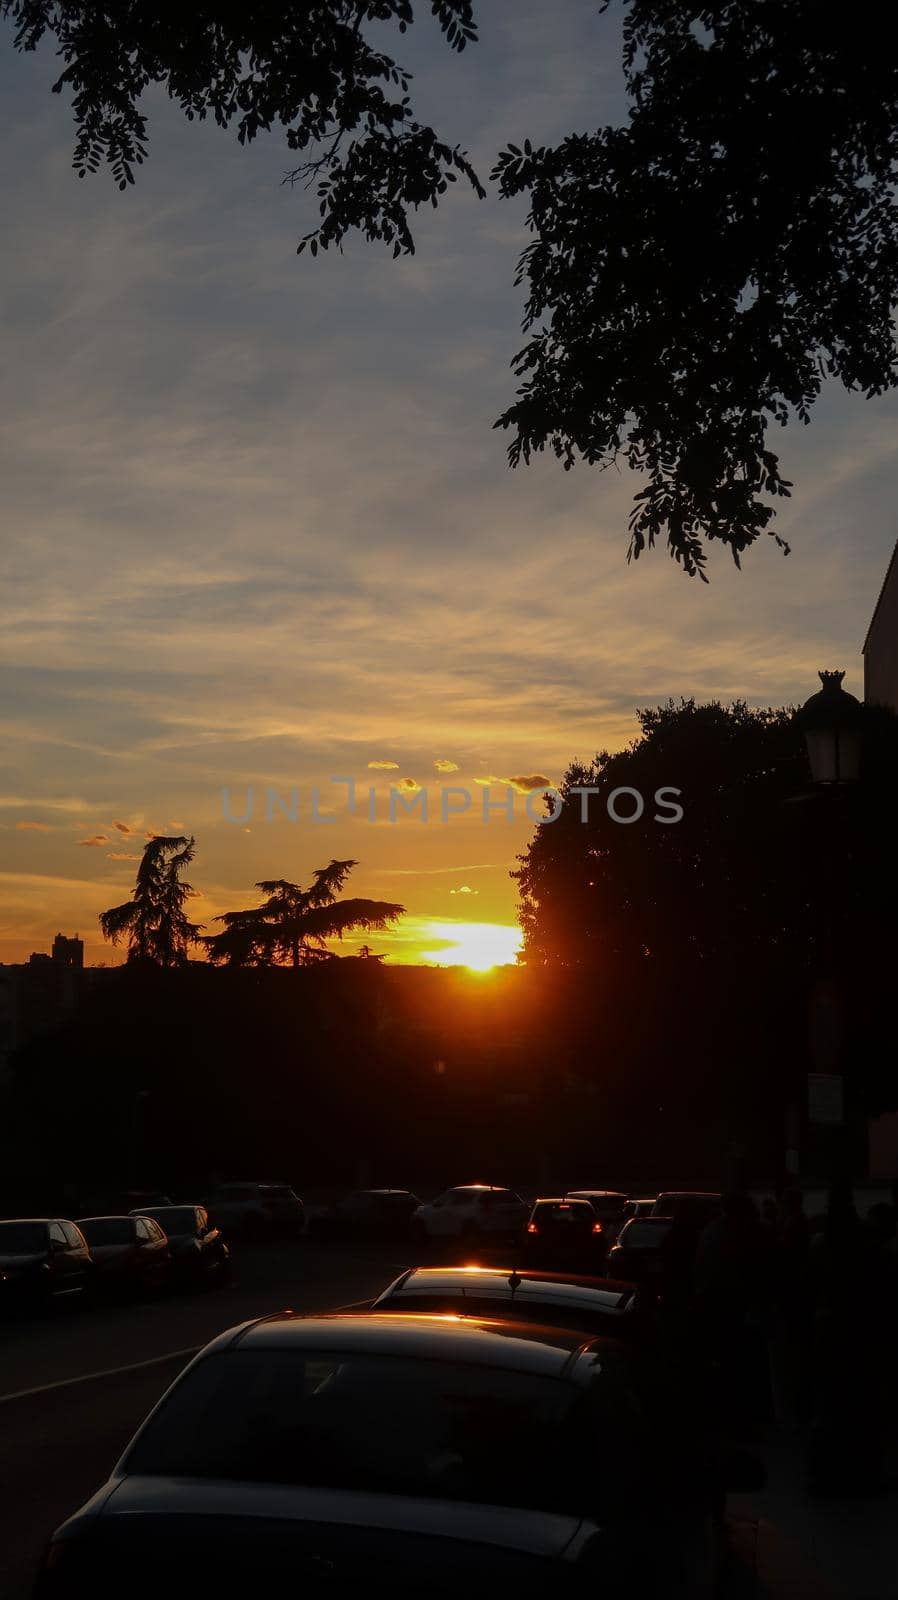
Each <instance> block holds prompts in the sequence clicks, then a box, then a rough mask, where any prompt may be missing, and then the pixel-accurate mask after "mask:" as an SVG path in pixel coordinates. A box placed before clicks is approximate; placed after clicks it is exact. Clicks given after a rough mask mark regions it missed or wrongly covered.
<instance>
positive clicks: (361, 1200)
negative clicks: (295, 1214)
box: [310, 1189, 421, 1239]
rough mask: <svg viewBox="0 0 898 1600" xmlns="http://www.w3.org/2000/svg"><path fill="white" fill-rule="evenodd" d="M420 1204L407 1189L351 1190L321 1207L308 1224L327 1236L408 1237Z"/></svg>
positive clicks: (316, 1231) (344, 1237) (329, 1237)
mask: <svg viewBox="0 0 898 1600" xmlns="http://www.w3.org/2000/svg"><path fill="white" fill-rule="evenodd" d="M420 1204H421V1202H420V1200H419V1199H418V1196H417V1195H415V1194H411V1193H410V1192H409V1190H408V1189H353V1190H352V1191H351V1192H350V1193H349V1194H346V1195H343V1197H342V1199H340V1200H338V1201H336V1203H335V1204H334V1205H332V1206H328V1207H327V1208H326V1209H322V1211H321V1212H320V1213H319V1214H318V1215H317V1216H315V1217H314V1218H312V1219H311V1220H310V1227H311V1230H312V1233H313V1234H319V1235H321V1236H322V1237H324V1238H328V1239H352V1238H368V1239H370V1238H390V1237H391V1236H392V1237H395V1236H398V1237H400V1238H401V1237H403V1236H406V1237H407V1235H408V1233H409V1230H410V1224H411V1220H412V1217H413V1216H414V1213H415V1212H416V1211H417V1209H418V1207H419V1206H420Z"/></svg>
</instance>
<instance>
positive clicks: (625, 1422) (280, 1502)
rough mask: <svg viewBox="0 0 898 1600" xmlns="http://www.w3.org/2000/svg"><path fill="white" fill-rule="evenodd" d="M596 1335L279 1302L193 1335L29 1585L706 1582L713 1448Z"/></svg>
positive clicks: (475, 1586)
mask: <svg viewBox="0 0 898 1600" xmlns="http://www.w3.org/2000/svg"><path fill="white" fill-rule="evenodd" d="M628 1359H629V1358H628V1352H627V1351H626V1349H625V1347H623V1346H621V1345H619V1344H617V1343H616V1342H615V1341H614V1340H612V1339H596V1338H590V1337H585V1336H584V1335H583V1334H581V1333H576V1332H566V1331H563V1330H559V1329H557V1328H550V1327H549V1328H547V1327H541V1326H539V1325H536V1324H534V1325H532V1326H528V1327H526V1328H525V1327H522V1326H521V1325H515V1324H510V1323H507V1322H503V1321H487V1320H483V1321H479V1322H478V1321H457V1320H453V1319H451V1318H448V1319H447V1318H436V1317H418V1316H395V1315H376V1314H366V1315H354V1316H353V1315H343V1316H340V1315H335V1316H330V1317H308V1318H299V1317H292V1316H289V1315H284V1314H282V1315H279V1316H274V1317H268V1318H263V1319H262V1320H260V1321H256V1322H251V1323H248V1324H244V1325H243V1326H242V1327H239V1328H232V1329H230V1330H229V1331H228V1332H226V1333H224V1334H222V1335H221V1336H220V1337H219V1338H217V1339H215V1340H213V1342H212V1343H211V1344H210V1345H208V1346H207V1347H206V1348H205V1350H203V1351H202V1352H201V1354H200V1355H199V1356H198V1357H197V1358H196V1359H195V1360H194V1361H193V1362H191V1364H190V1365H189V1366H188V1367H187V1369H186V1370H185V1372H184V1373H183V1374H182V1375H181V1377H180V1378H178V1379H177V1380H176V1382H175V1384H174V1385H173V1387H172V1388H171V1389H169V1391H168V1393H167V1394H166V1395H164V1396H163V1398H162V1400H161V1401H160V1402H159V1404H158V1405H157V1407H156V1408H155V1410H153V1411H152V1412H151V1413H150V1416H149V1418H148V1419H147V1421H146V1422H145V1423H144V1425H143V1427H142V1428H141V1429H140V1430H139V1431H138V1433H137V1435H136V1436H135V1438H134V1439H133V1441H132V1443H131V1444H130V1445H129V1446H128V1448H127V1449H126V1451H125V1454H124V1455H123V1457H122V1459H121V1460H120V1461H119V1463H118V1465H117V1466H116V1467H114V1468H113V1471H112V1474H111V1476H110V1478H109V1479H108V1481H107V1482H106V1483H105V1484H104V1485H103V1486H102V1487H101V1488H100V1489H99V1490H98V1492H97V1493H96V1494H95V1495H94V1496H93V1498H92V1499H91V1500H89V1501H88V1502H87V1504H86V1505H85V1506H84V1507H83V1508H82V1509H81V1510H80V1511H78V1512H76V1513H75V1515H74V1516H73V1517H71V1518H70V1519H69V1520H68V1521H67V1522H65V1523H64V1524H63V1525H62V1526H61V1527H60V1528H59V1529H58V1530H57V1532H56V1533H55V1534H54V1536H53V1539H52V1541H51V1544H50V1546H49V1549H48V1551H47V1555H46V1558H45V1562H44V1567H43V1571H42V1573H41V1576H40V1578H39V1581H38V1586H37V1591H36V1593H37V1595H38V1597H39V1600H63V1597H65V1600H68V1597H69V1596H75V1595H81V1594H84V1593H87V1594H90V1595H91V1596H92V1597H93V1600H112V1596H115V1597H116V1600H119V1597H120V1596H121V1594H122V1593H124V1592H127V1594H128V1596H129V1600H133V1597H135V1596H136V1597H139V1600H145V1597H146V1600H149V1597H150V1596H153V1597H154V1600H158V1594H159V1593H160V1591H162V1592H164V1591H165V1590H166V1589H168V1590H170V1589H171V1587H172V1581H173V1577H175V1578H177V1579H178V1580H180V1579H181V1577H182V1575H186V1574H187V1573H190V1572H194V1571H195V1572H200V1573H202V1579H203V1588H204V1589H207V1590H208V1591H209V1592H210V1593H215V1595H216V1596H218V1597H227V1600H230V1597H232V1596H233V1597H235V1600H236V1597H238V1596H239V1597H240V1600H244V1597H245V1596H246V1595H247V1594H258V1593H261V1592H263V1591H267V1590H268V1589H270V1588H272V1587H273V1586H275V1585H280V1584H282V1583H283V1584H288V1585H289V1588H290V1592H301V1593H302V1594H303V1595H304V1596H306V1597H310V1600H311V1597H319V1596H320V1597H321V1600H324V1597H326V1596H334V1595H337V1594H339V1595H341V1596H343V1597H345V1600H348V1597H350V1596H352V1595H355V1594H357V1593H360V1592H366V1593H368V1592H379V1591H380V1590H381V1588H383V1590H384V1591H385V1592H387V1593H389V1594H391V1595H394V1594H403V1595H408V1596H412V1595H414V1596H420V1595H423V1594H426V1595H428V1596H430V1595H436V1596H440V1597H449V1596H452V1597H457V1596H458V1594H459V1593H477V1594H484V1593H494V1592H495V1593H498V1592H500V1590H501V1591H503V1592H504V1591H506V1590H507V1592H508V1593H510V1594H514V1595H516V1596H518V1595H522V1594H523V1595H526V1596H528V1597H529V1600H536V1597H537V1596H541V1597H544V1596H545V1595H546V1594H551V1595H553V1596H554V1595H556V1594H577V1595H584V1596H586V1595H589V1596H594V1595H595V1594H596V1593H597V1592H601V1593H603V1594H607V1595H609V1596H611V1595H621V1594H623V1593H624V1592H626V1593H627V1594H635V1593H638V1594H646V1595H650V1596H656V1597H658V1600H660V1597H661V1596H663V1597H664V1600H673V1597H686V1596H690V1597H692V1600H696V1597H698V1596H702V1597H704V1596H706V1595H710V1594H711V1591H712V1585H713V1583H714V1581H715V1576H716V1565H715V1560H716V1544H715V1539H714V1521H713V1516H712V1514H711V1506H712V1501H713V1485H714V1473H713V1465H710V1464H708V1463H706V1462H705V1461H704V1460H701V1459H699V1458H698V1457H697V1456H696V1453H695V1451H694V1449H693V1445H692V1441H691V1440H690V1439H685V1440H681V1439H671V1438H660V1437H659V1436H658V1434H657V1431H653V1430H652V1429H651V1428H650V1427H649V1426H648V1424H647V1420H646V1417H645V1415H644V1412H643V1410H642V1408H641V1405H640V1402H639V1398H638V1395H637V1394H636V1393H635V1391H634V1390H633V1388H632V1386H631V1384H630V1382H629V1379H628Z"/></svg>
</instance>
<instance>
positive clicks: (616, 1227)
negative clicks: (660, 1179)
mask: <svg viewBox="0 0 898 1600" xmlns="http://www.w3.org/2000/svg"><path fill="white" fill-rule="evenodd" d="M656 1198H657V1196H656V1195H650V1196H648V1197H646V1198H645V1199H643V1200H628V1201H627V1203H626V1205H625V1206H624V1208H623V1210H622V1211H621V1214H620V1216H619V1217H618V1219H617V1221H616V1222H614V1223H612V1224H611V1226H610V1227H609V1228H608V1230H607V1235H608V1243H609V1246H610V1245H611V1244H613V1242H614V1240H615V1239H616V1238H618V1236H619V1234H620V1231H621V1228H622V1227H623V1226H624V1223H626V1222H630V1221H631V1220H632V1218H633V1217H650V1216H651V1214H652V1212H653V1210H654V1207H655V1200H656Z"/></svg>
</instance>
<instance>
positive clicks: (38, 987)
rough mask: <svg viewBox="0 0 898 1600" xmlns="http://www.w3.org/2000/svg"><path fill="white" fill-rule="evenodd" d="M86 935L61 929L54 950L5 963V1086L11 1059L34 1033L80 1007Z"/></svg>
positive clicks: (0, 1013)
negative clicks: (49, 952) (7, 964)
mask: <svg viewBox="0 0 898 1600" xmlns="http://www.w3.org/2000/svg"><path fill="white" fill-rule="evenodd" d="M83 971H84V940H83V939H79V937H78V935H77V933H76V934H75V937H74V938H73V939H69V938H67V937H66V935H65V934H64V933H57V935H56V938H55V939H54V940H53V950H52V953H51V954H50V955H48V954H47V952H46V951H44V950H33V951H32V952H31V956H30V957H29V959H28V961H27V962H19V963H16V964H14V965H10V966H0V1087H2V1086H3V1084H4V1083H7V1082H8V1081H9V1071H10V1059H11V1057H12V1055H13V1054H14V1052H15V1051H16V1050H18V1049H19V1048H20V1046H22V1045H23V1044H26V1043H27V1042H28V1040H29V1039H32V1038H34V1037H35V1035H37V1034H40V1033H45V1032H46V1031H47V1030H48V1029H51V1028H55V1027H57V1026H58V1025H59V1024H60V1023H61V1022H62V1021H63V1020H64V1019H65V1018H66V1017H68V1016H71V1014H72V1013H73V1012H74V1011H75V1010H76V1009H77V1006H78V1001H79V999H80V994H81V981H82V973H83Z"/></svg>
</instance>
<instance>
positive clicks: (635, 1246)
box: [608, 1216, 673, 1283]
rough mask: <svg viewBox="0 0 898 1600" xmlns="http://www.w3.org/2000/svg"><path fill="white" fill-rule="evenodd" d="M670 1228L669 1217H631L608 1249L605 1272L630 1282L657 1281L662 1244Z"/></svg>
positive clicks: (660, 1274) (661, 1257) (662, 1265)
mask: <svg viewBox="0 0 898 1600" xmlns="http://www.w3.org/2000/svg"><path fill="white" fill-rule="evenodd" d="M672 1228H673V1219H672V1218H671V1217H655V1216H650V1217H631V1219H630V1221H629V1222H626V1223H624V1226H623V1227H622V1228H621V1231H620V1233H619V1234H618V1236H617V1239H616V1240H615V1242H614V1244H613V1245H612V1246H611V1249H610V1250H609V1252H608V1271H609V1272H613V1273H614V1276H615V1277H616V1278H627V1279H629V1280H631V1281H632V1282H634V1283H646V1282H649V1283H651V1282H654V1283H660V1280H661V1278H662V1276H663V1274H664V1256H663V1249H664V1243H665V1240H666V1239H667V1238H668V1236H669V1234H670V1232H671V1229H672Z"/></svg>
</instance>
